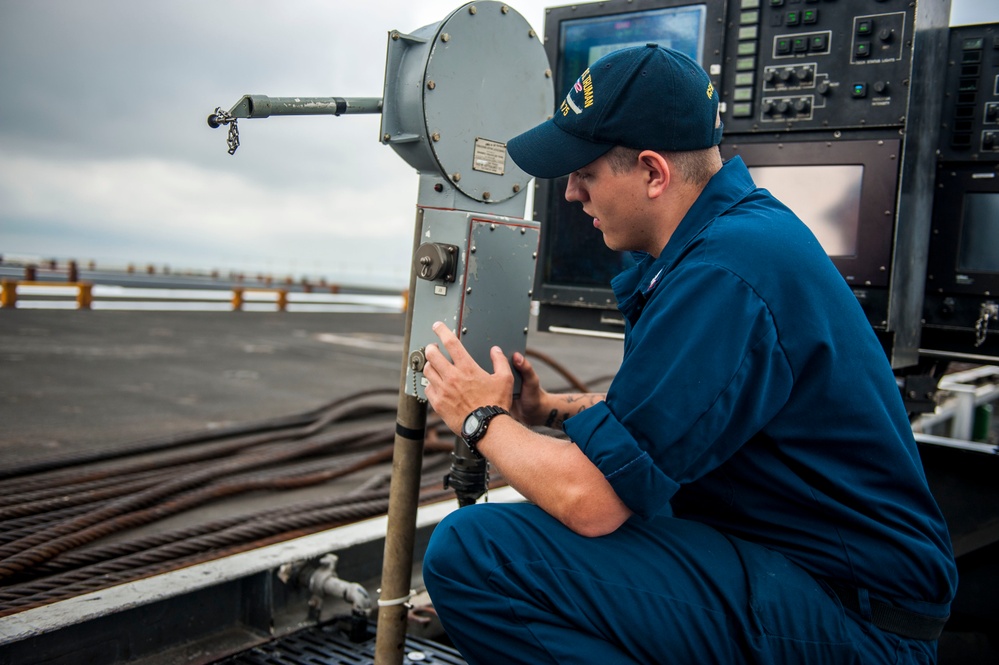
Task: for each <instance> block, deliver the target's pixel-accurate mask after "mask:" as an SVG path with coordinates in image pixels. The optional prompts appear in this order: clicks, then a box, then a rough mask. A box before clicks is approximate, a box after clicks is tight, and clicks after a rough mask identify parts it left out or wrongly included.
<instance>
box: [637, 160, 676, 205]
mask: <svg viewBox="0 0 999 665" xmlns="http://www.w3.org/2000/svg"><path fill="white" fill-rule="evenodd" d="M638 167H639V168H640V169H641V171H642V174H643V175H644V176H645V186H646V188H647V189H648V194H649V198H650V199H654V198H658V197H659V196H662V195H663V194H664V193H665V192H666V190H667V189H668V188H669V183H670V179H671V177H672V173H670V168H669V162H667V161H666V158H665V157H663V156H662V155H661V154H659V153H658V152H656V151H655V150H643V151H642V152H641V153H639V155H638Z"/></svg>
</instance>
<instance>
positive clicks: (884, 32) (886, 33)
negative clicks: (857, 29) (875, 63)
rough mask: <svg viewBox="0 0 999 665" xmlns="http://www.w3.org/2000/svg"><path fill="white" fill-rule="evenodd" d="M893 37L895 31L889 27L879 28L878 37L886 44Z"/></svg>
mask: <svg viewBox="0 0 999 665" xmlns="http://www.w3.org/2000/svg"><path fill="white" fill-rule="evenodd" d="M894 38H895V31H894V30H892V29H891V28H881V29H880V30H878V39H880V40H881V41H882V42H884V43H885V44H888V43H890V42H891V40H893V39H894Z"/></svg>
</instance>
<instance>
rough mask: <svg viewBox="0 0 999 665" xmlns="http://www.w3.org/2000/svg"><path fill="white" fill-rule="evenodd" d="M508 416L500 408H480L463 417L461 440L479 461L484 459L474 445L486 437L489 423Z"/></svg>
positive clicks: (506, 412)
mask: <svg viewBox="0 0 999 665" xmlns="http://www.w3.org/2000/svg"><path fill="white" fill-rule="evenodd" d="M503 414H506V415H510V412H509V411H507V410H506V409H504V408H503V407H501V406H480V407H479V408H477V409H475V410H474V411H472V412H471V413H470V414H468V415H467V416H465V422H464V423H462V425H461V438H462V439H464V440H465V443H466V444H468V449H469V450H471V451H472V454H473V455H475V456H476V457H478V458H479V459H485V458H484V457H483V456H482V453H480V452H479V450H478V448H477V447H476V444H477V443H478V442H479V439H481V438H482V437H484V436H485V435H486V430H487V429H489V421H490V420H492V419H493V418H495V417H496V416H499V415H503Z"/></svg>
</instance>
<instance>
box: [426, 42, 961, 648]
mask: <svg viewBox="0 0 999 665" xmlns="http://www.w3.org/2000/svg"><path fill="white" fill-rule="evenodd" d="M717 118H718V93H717V91H715V90H714V88H713V87H712V85H711V83H710V81H709V79H708V77H707V75H706V74H705V73H704V72H703V70H701V69H700V68H699V67H698V66H697V64H696V63H695V62H694V61H693V60H691V59H690V58H688V57H686V56H684V55H682V54H680V53H677V52H675V51H672V50H669V49H665V48H661V47H659V46H657V45H654V44H649V45H647V46H643V47H637V48H630V49H624V50H621V51H617V52H615V53H612V54H610V55H608V56H606V57H604V58H602V59H601V60H599V61H597V62H596V63H594V64H593V66H592V67H591V68H590V69H588V70H587V71H586V72H585V73H584V74H583V75H582V77H581V78H580V81H579V82H578V83H577V84H576V85H575V86H574V87H573V89H572V90H571V91H570V92H569V94H568V97H567V98H566V102H565V103H564V104H563V105H562V106H561V107H560V109H558V110H557V111H556V113H555V116H554V118H553V119H551V120H549V121H548V122H546V123H543V124H542V125H540V126H538V127H536V128H534V129H532V130H530V131H528V132H526V133H525V134H522V135H521V136H518V137H516V138H515V139H514V140H512V141H511V142H510V144H509V150H510V154H511V156H512V157H513V159H514V160H515V161H516V162H517V163H518V164H519V165H520V166H521V167H522V168H524V170H526V171H527V172H528V173H531V174H532V175H536V176H539V177H556V176H560V175H564V174H569V182H568V187H567V190H566V198H567V199H568V200H570V201H579V202H580V203H581V204H582V206H583V210H584V211H585V212H586V213H587V214H588V215H591V216H593V224H594V226H595V227H596V228H598V229H600V231H601V232H602V233H603V237H604V241H605V242H606V244H607V246H608V247H610V248H611V249H615V250H631V251H634V252H638V253H640V254H639V255H638V256H639V258H640V260H639V262H638V265H637V266H636V267H634V268H632V269H629V270H626V271H625V272H623V273H622V274H621V275H619V276H618V277H617V278H616V279H615V280H614V282H613V287H614V290H615V293H616V295H617V298H618V303H619V308H620V310H621V312H622V313H623V314H624V318H625V322H626V323H625V325H626V327H625V335H626V336H625V344H624V358H623V360H622V364H621V368H620V370H619V372H618V373H617V375H616V377H615V379H614V381H613V383H612V384H611V386H610V388H609V391H608V393H607V394H606V396H602V395H558V394H550V393H548V392H546V391H544V390H543V389H542V388H541V386H540V385H539V382H538V376H537V374H536V373H535V372H534V370H533V369H532V368H531V365H530V363H529V362H528V361H527V360H526V359H525V358H523V357H522V356H521V355H520V354H514V356H513V364H514V366H515V367H516V368H517V369H518V370H519V371H520V373H521V375H522V378H523V385H522V390H521V395H520V398H519V399H518V400H516V403H515V401H514V400H513V399H512V396H511V390H512V386H513V376H512V371H511V369H510V368H509V363H508V361H507V359H506V358H505V357H504V355H503V352H502V350H500V349H493V350H492V364H493V367H492V372H487V371H486V370H484V369H481V368H479V367H478V366H477V365H476V364H475V363H474V362H473V361H472V360H471V358H470V357H469V356H468V354H467V353H466V352H465V350H464V349H463V348H462V346H461V343H460V342H459V341H458V340H457V339H456V337H455V336H454V334H452V332H451V331H449V330H448V329H447V328H446V326H444V325H443V324H440V323H438V324H435V326H434V330H435V332H436V333H437V335H438V336H439V337H440V340H441V344H442V345H443V347H444V348H445V349H446V350H447V352H448V356H449V357H450V359H449V358H448V356H445V355H444V354H443V353H442V352H441V351H440V350H439V349H438V348H437V347H436V346H435V345H431V346H430V347H428V349H427V361H428V365H427V367H426V368H425V375H426V377H427V379H428V380H429V382H430V384H429V386H428V387H427V391H426V392H427V397H428V399H429V400H430V402H431V404H432V406H433V407H434V409H435V410H436V411H437V413H438V414H440V415H441V417H442V418H443V419H444V421H445V422H446V423H447V424H448V426H449V427H451V428H452V429H453V430H454V431H456V432H461V433H462V435H463V436H465V437H466V440H468V441H470V447H472V448H473V450H475V451H476V452H477V453H478V454H481V455H482V456H484V457H485V458H487V459H488V460H489V461H490V462H491V463H492V464H493V465H494V466H496V467H497V468H498V469H499V470H500V471H501V472H502V474H503V476H504V477H505V478H506V479H508V480H509V482H510V484H511V485H512V486H513V487H515V488H516V489H518V490H519V491H520V492H521V493H522V494H523V495H524V496H525V497H526V498H527V499H529V501H530V503H528V504H513V505H509V504H508V505H495V504H482V505H476V506H470V507H467V508H463V509H461V510H459V511H456V512H455V513H454V514H453V515H451V516H450V517H449V518H447V519H446V520H444V521H443V522H442V523H441V524H440V525H439V526H438V528H437V529H436V530H435V532H434V535H433V538H432V540H431V543H430V546H429V549H428V551H427V553H426V557H425V560H424V579H425V581H426V585H427V588H428V590H429V591H430V594H431V597H432V599H433V601H434V604H435V607H436V609H437V611H438V613H439V615H440V617H441V619H442V621H443V623H444V626H445V628H446V629H447V631H448V634H449V636H450V637H451V638H452V640H453V641H454V643H455V644H456V645H457V647H458V649H459V650H460V651H461V652H462V654H463V655H464V656H465V657H466V659H467V660H468V662H470V663H473V664H474V663H532V664H537V663H641V664H648V663H697V664H704V663H720V664H727V663H743V662H749V663H795V664H800V663H808V664H809V665H814V664H816V663H861V662H864V663H929V662H933V661H934V660H935V658H936V638H937V637H938V635H939V633H940V631H941V630H942V627H943V624H944V622H945V620H946V617H947V616H948V613H949V605H950V601H951V599H952V597H953V594H954V591H955V587H956V572H955V567H954V561H953V554H952V552H951V547H950V541H949V537H948V534H947V530H946V526H945V524H944V521H943V518H942V517H941V514H940V512H939V509H938V508H937V506H936V504H935V502H934V500H933V498H932V497H931V495H930V493H929V491H928V489H927V486H926V481H925V478H924V476H923V472H922V468H921V465H920V460H919V456H918V451H917V450H916V446H915V442H914V441H913V437H912V433H911V429H910V426H909V422H908V419H907V416H906V413H905V411H904V407H903V405H902V402H901V397H900V395H899V392H898V388H897V385H896V383H895V379H894V376H893V374H892V372H891V368H890V367H889V365H888V362H887V359H886V358H885V356H884V353H883V351H882V349H881V347H880V344H879V343H878V341H877V339H876V337H875V336H874V334H873V331H872V330H871V328H870V326H869V324H868V323H867V320H866V318H865V316H864V315H863V313H862V311H861V309H860V307H859V305H858V303H857V302H856V299H855V298H854V296H853V294H852V293H851V291H850V290H849V288H848V287H847V286H846V284H845V282H844V280H843V279H842V277H841V276H840V275H839V273H838V272H837V271H836V269H835V267H834V266H833V265H832V263H831V262H830V261H829V259H828V258H827V257H826V255H825V253H824V252H823V251H822V248H821V247H820V245H819V243H818V242H817V241H816V239H815V237H814V236H813V235H812V234H811V233H810V232H809V231H808V229H807V228H806V227H805V226H804V224H803V223H802V222H801V221H800V220H798V219H797V218H796V217H795V216H794V214H793V213H792V212H791V211H790V210H788V209H787V208H786V207H784V206H783V205H782V204H780V203H779V202H778V201H776V200H775V199H774V198H773V197H772V196H771V195H770V194H769V193H768V192H766V191H765V190H760V189H757V188H756V187H755V185H754V184H753V182H752V180H751V178H750V176H749V173H748V171H747V169H746V167H745V165H744V164H743V163H742V161H741V160H740V159H738V158H736V159H733V160H731V161H729V162H728V163H726V164H724V165H723V164H722V162H721V159H720V157H719V152H718V148H717V144H718V143H719V142H720V140H721V126H720V123H719V122H717ZM481 407H493V408H486V409H484V410H483V409H481ZM508 412H511V413H512V414H513V415H510V413H508ZM518 421H519V422H518ZM541 424H549V425H561V426H562V428H563V429H564V431H565V434H566V435H568V440H565V439H564V438H557V437H549V436H545V435H544V434H542V433H540V432H538V431H536V430H532V429H529V428H528V427H526V426H525V425H528V426H531V425H541ZM463 427H464V431H463Z"/></svg>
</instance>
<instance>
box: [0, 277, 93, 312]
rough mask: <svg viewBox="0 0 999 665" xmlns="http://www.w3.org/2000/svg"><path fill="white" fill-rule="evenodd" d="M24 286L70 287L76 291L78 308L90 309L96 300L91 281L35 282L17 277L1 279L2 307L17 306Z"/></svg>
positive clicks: (0, 299)
mask: <svg viewBox="0 0 999 665" xmlns="http://www.w3.org/2000/svg"><path fill="white" fill-rule="evenodd" d="M22 286H28V287H31V286H41V287H45V288H46V289H56V290H59V289H63V290H66V289H70V290H74V291H76V308H77V309H90V307H91V305H92V304H93V302H94V285H93V284H91V283H90V282H33V281H25V280H16V279H5V280H2V281H0V308H4V309H8V308H9V309H13V308H15V307H17V290H18V288H19V287H22Z"/></svg>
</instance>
